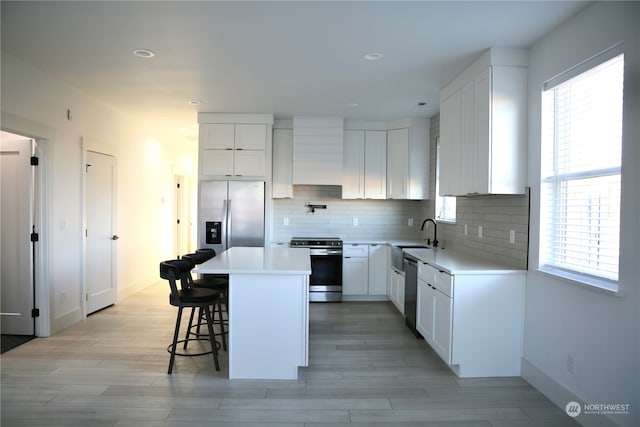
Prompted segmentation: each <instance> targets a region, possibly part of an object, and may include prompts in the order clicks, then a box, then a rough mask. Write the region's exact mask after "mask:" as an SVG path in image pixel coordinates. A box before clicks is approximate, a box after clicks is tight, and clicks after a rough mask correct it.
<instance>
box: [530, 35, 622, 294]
mask: <svg viewBox="0 0 640 427" xmlns="http://www.w3.org/2000/svg"><path fill="white" fill-rule="evenodd" d="M621 55H622V56H623V59H622V61H623V74H624V50H623V47H622V43H620V44H618V45H615V46H613V47H611V48H609V49H607V50H606V51H604V52H602V53H600V54H598V55H595V56H594V57H592V58H589V59H587V60H586V61H583V62H581V63H579V64H578V65H576V66H575V67H572V68H570V69H569V70H567V71H565V72H564V73H561V74H559V75H557V76H555V77H553V78H552V79H550V80H548V81H546V82H545V83H544V84H543V87H542V91H541V106H540V108H541V120H540V130H541V139H540V142H541V144H540V155H541V156H540V176H539V183H540V218H539V225H540V233H539V236H538V260H537V269H536V270H537V271H539V272H541V273H544V274H548V275H551V276H554V277H556V278H561V279H565V280H568V281H570V282H572V283H576V284H579V285H585V286H588V287H591V288H595V289H600V290H603V291H606V292H613V293H615V294H617V293H618V292H619V280H620V264H619V263H618V272H617V278H616V279H615V280H613V279H611V278H607V277H604V276H605V275H604V274H603V275H597V274H590V273H586V272H583V271H579V270H578V269H572V268H568V267H566V265H565V266H562V265H560V266H559V265H555V264H549V263H546V262H545V260H546V259H549V257H547V256H546V255H545V252H544V251H545V250H546V249H545V245H544V242H545V237H544V236H543V226H544V224H545V221H546V217H547V216H548V215H549V213H548V211H546V210H543V207H544V206H545V204H546V203H547V201H546V200H545V199H544V197H545V195H544V194H543V193H544V191H543V189H544V187H545V186H546V185H548V184H551V185H556V186H559V185H561V184H562V183H565V182H571V181H573V180H580V179H588V178H594V177H605V176H619V177H620V182H622V156H621V158H620V162H619V164H618V165H617V166H615V167H605V168H601V169H594V168H592V169H589V170H586V171H581V172H572V173H571V172H570V173H564V172H561V173H558V172H557V171H554V174H553V175H552V176H546V175H545V174H544V164H545V162H548V161H552V162H554V164H555V162H557V159H558V158H557V156H558V153H557V144H556V143H555V142H556V141H557V140H556V136H555V135H554V136H553V138H554V142H553V146H554V148H553V154H551V156H552V157H548V158H546V157H545V156H548V155H549V154H550V153H548V152H545V141H544V133H545V132H546V131H547V130H548V129H547V128H545V119H544V117H545V110H544V109H545V96H546V95H545V93H546V92H547V91H549V90H552V89H554V88H556V87H557V86H559V85H562V84H563V83H565V82H567V81H569V80H571V79H573V78H575V77H577V76H580V75H582V74H583V73H585V72H588V71H590V70H592V69H593V68H595V67H598V66H600V65H602V64H604V63H605V62H607V61H609V60H611V59H614V58H616V57H618V56H621ZM623 85H624V75H623ZM623 100H624V89H623ZM623 100H622V102H624V101H623ZM621 107H622V116H624V103H623V105H622V106H621ZM621 123H622V121H621ZM621 131H623V130H621ZM553 132H554V134H555V133H556V132H557V128H556V127H555V118H554V126H553ZM622 143H623V141H622V132H621V140H620V145H621V147H620V148H621V153H622ZM554 169H555V167H554ZM552 191H553V197H557V196H558V189H557V188H556V189H554V190H552ZM619 192H620V193H619V194H618V199H619V200H620V203H621V202H622V197H621V196H622V194H621V192H622V188H621V187H620V188H619ZM618 213H619V216H618V230H617V232H618V245H620V233H621V228H620V219H621V217H620V216H621V208H620V209H619V211H618ZM619 259H620V246H618V260H619Z"/></svg>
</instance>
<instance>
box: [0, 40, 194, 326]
mask: <svg viewBox="0 0 640 427" xmlns="http://www.w3.org/2000/svg"><path fill="white" fill-rule="evenodd" d="M1 94H2V103H1V107H2V123H1V124H2V128H3V129H5V130H8V131H12V132H15V133H18V134H22V135H26V136H30V137H42V138H45V139H47V140H48V142H47V143H44V144H43V146H44V147H45V148H46V149H45V150H44V151H45V157H46V159H45V162H46V164H45V170H46V173H47V176H46V179H45V183H46V186H47V192H48V205H47V206H46V211H45V215H46V217H47V218H46V219H47V221H46V223H47V224H48V229H47V230H41V236H42V240H41V242H42V243H41V244H42V245H44V247H45V248H46V250H45V252H46V253H47V254H48V256H49V257H48V260H45V261H48V267H47V271H46V274H45V278H46V282H45V283H42V282H41V285H42V286H45V287H47V286H48V288H49V290H50V292H49V299H50V302H51V312H50V317H49V319H50V322H51V333H55V332H57V331H59V330H61V329H63V328H65V327H67V326H69V325H70V324H73V323H75V322H77V321H80V320H81V319H82V318H83V313H82V293H83V291H82V197H81V195H82V181H81V178H82V170H83V169H82V148H81V141H82V138H83V137H84V138H90V139H92V140H94V141H99V142H101V143H106V144H110V145H112V146H115V147H116V148H117V155H118V176H117V180H118V199H117V210H118V214H117V225H118V227H117V234H118V235H119V236H120V240H119V241H118V242H117V245H118V248H117V262H118V270H117V280H118V296H119V299H121V298H122V297H123V296H126V295H128V294H130V293H132V292H134V291H136V290H138V289H141V288H142V287H144V286H148V285H149V284H152V283H153V282H155V281H157V280H158V273H157V270H158V262H159V261H161V260H162V259H165V258H170V257H173V256H174V254H173V252H174V249H173V197H174V192H173V174H174V173H182V174H185V175H187V176H192V177H194V176H195V172H196V171H195V165H196V164H197V162H196V161H195V160H194V159H195V156H196V143H195V142H194V143H191V144H185V143H184V141H180V144H175V143H173V141H164V140H162V139H161V136H160V135H154V133H153V130H152V129H148V128H145V125H144V124H141V123H138V122H137V121H136V120H135V119H134V118H131V117H126V116H123V115H122V114H121V113H119V112H116V111H114V110H112V109H110V108H108V107H106V106H104V105H102V104H100V103H99V102H97V101H96V100H93V99H91V98H89V97H88V96H87V95H86V94H84V93H82V92H79V91H77V90H76V89H74V88H73V87H70V86H69V85H67V84H65V83H63V82H61V81H60V80H57V79H56V78H54V77H52V76H48V75H45V74H43V73H42V72H40V71H39V70H37V69H35V68H33V67H31V66H29V65H27V64H25V63H23V62H21V61H20V60H18V59H17V58H15V57H13V56H12V55H10V54H7V53H5V52H2V92H1ZM67 109H70V110H71V114H72V120H68V119H67V113H66V111H67ZM39 305H40V306H41V308H43V307H42V305H43V302H42V301H40V302H39ZM44 312H45V313H46V312H47V310H46V309H45V310H44Z"/></svg>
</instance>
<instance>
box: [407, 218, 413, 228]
mask: <svg viewBox="0 0 640 427" xmlns="http://www.w3.org/2000/svg"><path fill="white" fill-rule="evenodd" d="M407 225H408V226H409V227H413V218H409V219H408V220H407Z"/></svg>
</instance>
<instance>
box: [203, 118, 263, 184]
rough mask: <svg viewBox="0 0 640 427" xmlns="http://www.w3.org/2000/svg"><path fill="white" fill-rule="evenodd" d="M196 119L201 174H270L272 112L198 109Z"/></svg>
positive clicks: (240, 176) (252, 176) (241, 176)
mask: <svg viewBox="0 0 640 427" xmlns="http://www.w3.org/2000/svg"><path fill="white" fill-rule="evenodd" d="M198 122H199V123H200V149H199V160H200V161H199V170H200V177H203V178H212V177H213V178H215V177H225V178H227V179H228V178H233V179H244V178H250V179H262V180H268V179H269V178H270V177H269V175H270V172H269V171H270V165H271V161H270V160H271V126H272V124H273V116H272V115H270V114H247V115H244V114H224V113H200V114H199V115H198ZM267 153H268V154H267Z"/></svg>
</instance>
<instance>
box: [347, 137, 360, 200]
mask: <svg viewBox="0 0 640 427" xmlns="http://www.w3.org/2000/svg"><path fill="white" fill-rule="evenodd" d="M364 147H365V145H364V131H362V130H345V131H344V158H343V161H344V171H343V177H342V198H343V199H363V198H364V194H365V187H364V156H365V154H364V150H365V148H364Z"/></svg>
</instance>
